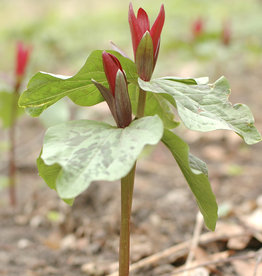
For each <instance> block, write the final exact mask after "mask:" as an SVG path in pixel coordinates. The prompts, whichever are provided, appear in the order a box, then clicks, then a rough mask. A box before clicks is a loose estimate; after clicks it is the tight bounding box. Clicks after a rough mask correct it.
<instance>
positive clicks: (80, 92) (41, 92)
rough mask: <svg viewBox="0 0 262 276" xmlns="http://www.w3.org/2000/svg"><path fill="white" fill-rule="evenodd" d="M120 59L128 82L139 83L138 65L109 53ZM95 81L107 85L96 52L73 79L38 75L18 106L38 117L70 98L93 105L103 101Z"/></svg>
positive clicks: (99, 55)
mask: <svg viewBox="0 0 262 276" xmlns="http://www.w3.org/2000/svg"><path fill="white" fill-rule="evenodd" d="M109 52H111V53H113V54H114V55H116V56H117V58H119V60H120V62H121V64H122V67H123V69H124V70H125V73H126V76H127V80H128V81H129V82H136V81H137V73H136V66H135V64H134V63H133V61H131V60H130V59H128V58H125V57H123V56H121V55H120V54H119V53H117V52H114V51H109ZM92 79H94V80H95V81H97V82H99V83H101V84H103V85H105V86H107V80H106V76H105V73H104V69H103V63H102V51H101V50H97V51H93V52H92V53H91V54H90V55H89V57H88V58H87V61H86V63H85V64H84V66H83V67H82V69H81V70H80V71H79V72H78V73H77V74H76V75H74V76H73V77H67V76H60V75H54V74H49V73H44V72H39V73H37V74H36V75H34V76H33V78H32V79H31V80H30V81H29V83H28V87H27V90H26V91H25V92H24V93H23V94H22V95H21V97H20V99H19V105H20V106H21V107H26V108H27V112H28V113H30V115H32V116H39V115H40V114H41V113H42V112H43V111H44V110H45V109H46V108H47V107H49V106H50V105H52V104H54V103H56V102H57V101H58V100H60V99H61V98H63V97H65V96H68V97H69V98H70V99H71V100H72V101H73V102H75V103H76V104H78V105H81V106H92V105H95V104H97V103H99V102H101V101H103V100H104V98H103V97H102V95H101V93H100V92H99V91H98V90H97V88H96V87H95V85H94V84H93V83H92V81H91V80H92Z"/></svg>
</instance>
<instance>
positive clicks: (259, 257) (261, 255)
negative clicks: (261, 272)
mask: <svg viewBox="0 0 262 276" xmlns="http://www.w3.org/2000/svg"><path fill="white" fill-rule="evenodd" d="M257 253H258V255H257V261H256V265H255V270H254V276H257V270H258V266H259V264H260V263H261V261H262V249H260V250H258V252H257Z"/></svg>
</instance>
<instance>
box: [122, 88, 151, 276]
mask: <svg viewBox="0 0 262 276" xmlns="http://www.w3.org/2000/svg"><path fill="white" fill-rule="evenodd" d="M145 104H146V92H145V91H143V90H142V89H140V91H139V98H138V107H137V114H136V118H141V117H143V116H144V110H145ZM135 172H136V163H135V164H134V166H133V168H132V170H131V171H130V172H129V173H128V175H127V176H125V177H123V178H122V179H121V228H120V244H119V276H128V275H129V262H130V217H131V211H132V199H133V190H134V180H135Z"/></svg>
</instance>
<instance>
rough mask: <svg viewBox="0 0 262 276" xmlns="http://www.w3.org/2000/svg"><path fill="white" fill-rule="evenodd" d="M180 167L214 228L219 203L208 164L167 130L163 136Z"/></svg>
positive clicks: (209, 224)
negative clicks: (213, 189) (190, 151)
mask: <svg viewBox="0 0 262 276" xmlns="http://www.w3.org/2000/svg"><path fill="white" fill-rule="evenodd" d="M162 141H163V143H164V144H165V145H166V146H167V147H168V149H169V150H170V151H171V153H172V155H173V156H174V158H175V160H176V162H177V164H178V166H179V167H180V169H181V171H182V173H183V175H184V176H185V179H186V181H187V183H188V185H189V187H190V189H191V191H192V192H193V194H194V196H195V198H196V201H197V204H198V207H199V209H200V211H201V213H202V215H203V217H204V220H205V224H206V226H207V227H208V228H209V229H211V230H214V229H215V226H216V221H217V203H216V199H215V196H214V194H213V192H212V190H211V187H210V184H209V181H208V177H207V169H206V165H205V163H204V162H203V161H201V160H200V159H198V158H197V157H195V156H193V155H191V154H190V153H189V147H188V145H187V144H186V143H185V142H184V141H183V140H182V139H181V138H179V137H178V136H177V135H175V134H174V133H173V132H171V131H170V130H165V131H164V135H163V138H162Z"/></svg>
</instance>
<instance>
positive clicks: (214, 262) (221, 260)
mask: <svg viewBox="0 0 262 276" xmlns="http://www.w3.org/2000/svg"><path fill="white" fill-rule="evenodd" d="M256 255H257V252H250V253H248V254H246V255H241V256H232V257H228V258H224V259H219V260H214V261H208V262H204V263H202V264H198V265H195V266H192V267H189V268H184V269H179V270H176V271H175V272H174V273H173V274H172V275H171V276H174V275H177V274H180V273H182V272H185V271H190V270H194V269H197V268H200V267H205V266H210V265H215V264H222V263H229V262H233V261H236V260H247V259H252V258H255V257H256Z"/></svg>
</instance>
